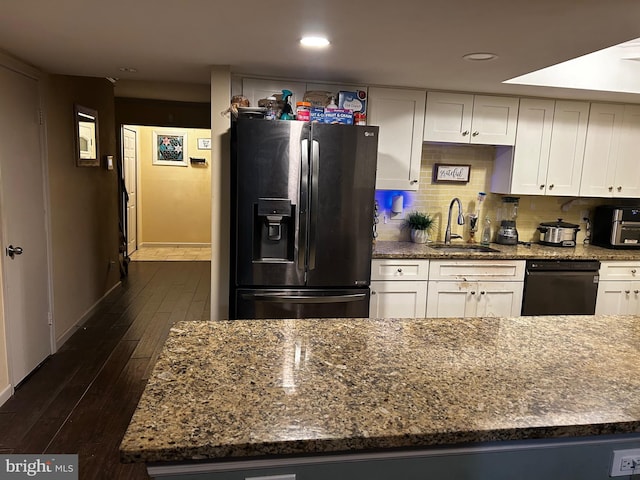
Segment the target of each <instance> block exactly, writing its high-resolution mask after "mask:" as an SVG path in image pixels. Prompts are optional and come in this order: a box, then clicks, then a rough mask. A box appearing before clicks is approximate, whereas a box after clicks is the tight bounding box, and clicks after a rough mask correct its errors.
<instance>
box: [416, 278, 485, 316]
mask: <svg viewBox="0 0 640 480" xmlns="http://www.w3.org/2000/svg"><path fill="white" fill-rule="evenodd" d="M476 287H477V285H476V283H475V282H429V286H428V287H427V317H431V318H434V317H440V318H447V317H458V318H464V317H472V316H474V315H475V314H476V307H477V302H476V301H475V298H476V294H477V288H476Z"/></svg>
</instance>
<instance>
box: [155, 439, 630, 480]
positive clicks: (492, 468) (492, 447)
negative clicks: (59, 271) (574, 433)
mask: <svg viewBox="0 0 640 480" xmlns="http://www.w3.org/2000/svg"><path fill="white" fill-rule="evenodd" d="M632 448H640V433H638V434H625V435H611V436H597V437H584V438H571V439H556V440H521V441H514V442H496V443H488V444H483V445H476V446H465V447H455V448H444V447H443V448H436V447H434V448H430V449H420V450H418V449H416V450H398V451H389V452H375V453H354V454H335V455H320V456H310V457H292V458H273V459H254V460H237V461H220V462H205V463H186V462H185V463H177V464H153V465H148V466H147V470H148V472H149V476H150V477H151V478H153V479H163V480H203V479H211V480H326V479H331V480H353V479H366V480H397V479H402V480H425V479H428V480H445V479H447V480H448V479H456V480H513V479H514V478H517V479H519V480H541V479H545V480H573V479H575V480H606V479H609V478H610V473H611V467H612V465H611V462H612V459H613V452H614V451H616V450H627V449H632ZM624 478H628V477H624Z"/></svg>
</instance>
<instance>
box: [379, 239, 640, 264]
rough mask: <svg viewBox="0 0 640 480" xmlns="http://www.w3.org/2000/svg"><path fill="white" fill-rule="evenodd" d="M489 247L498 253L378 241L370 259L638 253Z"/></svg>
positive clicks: (634, 253)
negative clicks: (442, 249) (456, 250)
mask: <svg viewBox="0 0 640 480" xmlns="http://www.w3.org/2000/svg"><path fill="white" fill-rule="evenodd" d="M452 245H453V246H456V245H466V244H465V243H463V242H462V241H459V240H458V241H455V240H454V241H453V242H452ZM490 247H491V248H493V249H495V250H498V252H497V253H476V252H474V253H469V252H453V253H444V252H442V251H440V250H436V249H433V248H430V246H429V244H428V243H427V244H417V243H412V242H391V241H377V242H376V243H375V246H374V248H373V258H413V259H416V258H424V259H457V258H460V259H462V258H478V259H500V260H526V259H530V258H537V259H545V258H550V259H558V260H560V259H569V260H571V259H573V260H578V259H582V260H600V261H604V260H639V261H640V249H638V250H628V249H622V250H616V249H610V248H603V247H597V246H595V245H577V246H575V247H551V246H547V245H540V244H537V243H532V244H531V245H530V246H526V245H498V244H497V243H492V244H491V245H490Z"/></svg>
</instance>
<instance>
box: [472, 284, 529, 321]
mask: <svg viewBox="0 0 640 480" xmlns="http://www.w3.org/2000/svg"><path fill="white" fill-rule="evenodd" d="M522 287H523V283H522V282H478V289H477V292H476V301H477V302H478V306H477V308H476V315H477V316H479V317H518V316H520V309H521V306H522Z"/></svg>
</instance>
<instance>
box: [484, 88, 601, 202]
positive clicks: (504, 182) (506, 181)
mask: <svg viewBox="0 0 640 480" xmlns="http://www.w3.org/2000/svg"><path fill="white" fill-rule="evenodd" d="M588 116H589V103H588V102H575V101H563V100H557V101H554V100H543V99H529V98H523V99H522V100H520V112H519V114H518V128H517V134H516V142H515V146H514V147H513V148H501V149H498V150H497V152H496V161H495V165H494V172H493V177H492V179H491V191H492V192H496V193H510V194H520V195H558V196H562V195H578V192H579V190H580V177H581V173H582V160H583V156H584V148H585V139H586V136H587V122H588Z"/></svg>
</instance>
